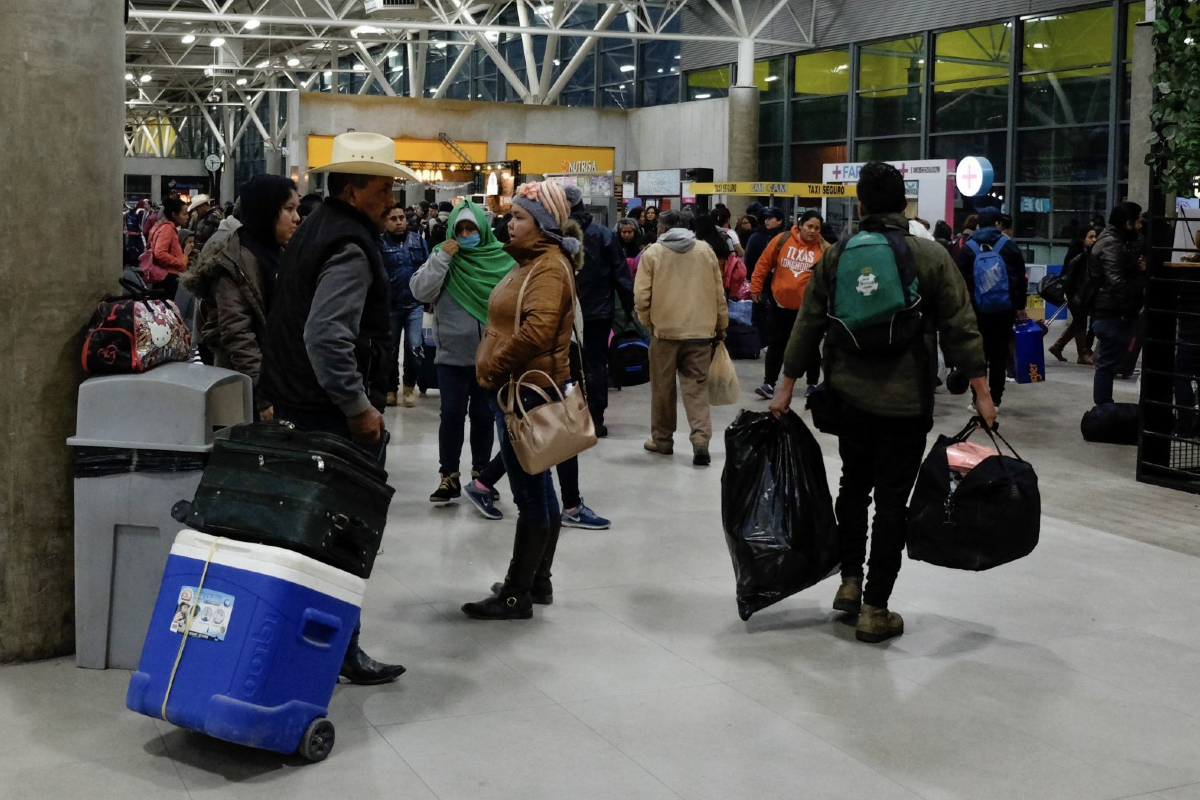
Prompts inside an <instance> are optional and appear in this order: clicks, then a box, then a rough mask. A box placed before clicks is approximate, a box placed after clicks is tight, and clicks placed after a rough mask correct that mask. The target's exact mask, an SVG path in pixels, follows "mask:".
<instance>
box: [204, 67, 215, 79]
mask: <svg viewBox="0 0 1200 800" xmlns="http://www.w3.org/2000/svg"><path fill="white" fill-rule="evenodd" d="M212 73H213V71H212V67H205V68H204V74H205V75H208V76H210V77H211V76H212Z"/></svg>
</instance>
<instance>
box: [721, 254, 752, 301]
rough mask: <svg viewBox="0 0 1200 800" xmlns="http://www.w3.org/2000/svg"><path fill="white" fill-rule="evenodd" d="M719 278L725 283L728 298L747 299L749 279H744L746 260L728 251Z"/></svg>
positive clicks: (748, 297)
mask: <svg viewBox="0 0 1200 800" xmlns="http://www.w3.org/2000/svg"><path fill="white" fill-rule="evenodd" d="M721 279H722V282H723V283H724V284H725V295H726V297H728V298H729V299H730V300H749V299H750V281H748V280H747V279H746V262H745V261H742V259H740V258H738V255H737V253H730V254H729V257H728V258H726V259H725V263H724V265H722V267H721Z"/></svg>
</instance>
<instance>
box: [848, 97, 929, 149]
mask: <svg viewBox="0 0 1200 800" xmlns="http://www.w3.org/2000/svg"><path fill="white" fill-rule="evenodd" d="M920 132H921V89H920V87H917V86H913V87H909V88H906V89H888V90H887V91H883V92H863V93H862V94H860V95H859V96H858V135H859V136H863V137H869V136H895V135H897V134H901V133H920Z"/></svg>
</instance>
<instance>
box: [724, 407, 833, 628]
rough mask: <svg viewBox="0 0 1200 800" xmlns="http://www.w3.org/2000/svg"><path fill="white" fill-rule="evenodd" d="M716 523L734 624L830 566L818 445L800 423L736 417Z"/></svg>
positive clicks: (748, 414) (829, 511) (828, 515)
mask: <svg viewBox="0 0 1200 800" xmlns="http://www.w3.org/2000/svg"><path fill="white" fill-rule="evenodd" d="M725 449H726V456H725V470H724V471H723V472H722V473H721V522H722V524H723V525H724V527H725V543H726V545H728V547H729V555H730V557H731V558H732V559H733V572H734V577H735V578H736V580H737V603H738V614H739V615H740V616H741V618H742V619H744V620H747V619H750V615H751V614H753V613H754V612H756V611H759V610H761V609H763V608H766V607H767V606H769V605H771V604H772V603H777V602H779V601H780V600H782V599H784V598H785V597H788V596H790V595H793V594H795V593H796V592H799V591H801V590H803V589H807V588H808V587H810V586H812V585H813V584H815V583H817V582H818V581H821V580H824V579H825V578H827V577H829V576H830V575H832V574H833V573H834V572H836V571H837V568H838V558H839V557H838V544H837V523H836V522H835V521H834V516H833V500H832V499H831V498H830V496H829V484H828V481H827V480H826V478H825V462H824V460H823V459H822V457H821V446H820V445H819V444H817V440H816V439H815V438H814V437H813V435H812V433H811V432H810V431H809V430H808V427H807V426H805V424H804V422H803V421H802V420H801V419H800V417H798V416H796V414H795V413H793V412H790V411H789V412H788V413H787V414H786V415H784V416H783V417H782V418H781V419H776V418H775V417H774V416H773V415H772V414H770V413H765V412H755V411H743V412H742V413H740V414H738V417H737V419H735V420H734V421H733V424H732V425H730V426H729V427H728V428H727V429H726V431H725Z"/></svg>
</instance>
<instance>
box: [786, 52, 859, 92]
mask: <svg viewBox="0 0 1200 800" xmlns="http://www.w3.org/2000/svg"><path fill="white" fill-rule="evenodd" d="M792 85H793V89H794V91H795V94H796V95H797V96H801V95H831V94H846V92H848V91H849V90H850V51H849V50H824V51H822V52H820V53H803V54H801V55H798V56H796V59H795V79H794V80H793V83H792Z"/></svg>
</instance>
